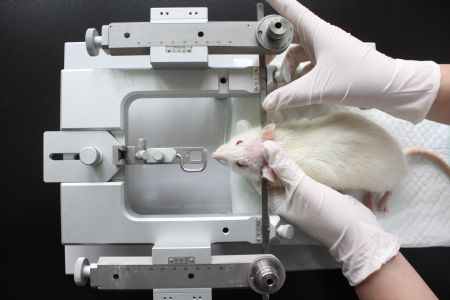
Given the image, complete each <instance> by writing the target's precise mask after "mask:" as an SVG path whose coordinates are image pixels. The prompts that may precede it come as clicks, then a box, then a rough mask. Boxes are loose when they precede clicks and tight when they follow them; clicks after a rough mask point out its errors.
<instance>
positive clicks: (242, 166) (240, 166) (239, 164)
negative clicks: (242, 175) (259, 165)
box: [236, 162, 247, 168]
mask: <svg viewBox="0 0 450 300" xmlns="http://www.w3.org/2000/svg"><path fill="white" fill-rule="evenodd" d="M236 166H238V167H239V168H245V167H247V166H246V165H244V164H241V163H240V162H236Z"/></svg>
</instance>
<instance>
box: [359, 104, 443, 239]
mask: <svg viewBox="0 0 450 300" xmlns="http://www.w3.org/2000/svg"><path fill="white" fill-rule="evenodd" d="M361 113H362V114H363V115H365V116H366V117H368V118H369V119H371V120H373V121H375V122H376V123H378V124H379V125H380V126H382V127H384V128H385V129H386V130H388V131H389V132H390V133H391V134H392V135H393V136H394V137H395V138H396V139H397V140H398V141H399V143H400V145H401V146H402V147H404V148H408V147H422V148H425V149H429V150H432V151H433V152H435V153H436V154H439V155H440V156H441V157H442V158H444V159H445V160H446V161H448V160H449V154H450V151H449V142H450V139H449V134H450V131H449V126H447V125H442V124H438V123H435V122H432V121H428V120H425V121H423V122H421V123H420V124H417V125H413V124H411V123H409V122H406V121H403V120H399V119H396V118H394V117H391V116H389V115H387V114H385V113H383V112H380V111H378V110H368V111H363V112H361ZM408 163H409V166H408V173H407V175H406V176H405V177H404V178H403V179H402V181H401V182H400V183H399V185H398V186H397V187H396V188H395V190H394V191H393V194H392V197H391V198H390V200H389V202H388V209H389V211H388V212H387V213H383V212H376V213H375V214H376V216H377V218H378V219H379V220H380V222H381V224H382V225H383V227H384V228H385V229H386V230H387V231H388V232H391V233H393V234H395V235H397V236H398V237H400V239H401V241H402V246H403V247H428V246H450V178H449V177H448V176H447V175H446V174H445V173H444V171H443V170H442V169H441V168H440V167H439V166H437V165H436V164H435V163H433V162H432V161H430V160H429V159H427V158H424V157H417V156H414V157H409V158H408Z"/></svg>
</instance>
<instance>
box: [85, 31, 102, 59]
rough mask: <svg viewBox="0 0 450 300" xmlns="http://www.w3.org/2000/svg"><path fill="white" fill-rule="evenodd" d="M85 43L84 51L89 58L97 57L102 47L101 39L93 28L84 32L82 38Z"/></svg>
mask: <svg viewBox="0 0 450 300" xmlns="http://www.w3.org/2000/svg"><path fill="white" fill-rule="evenodd" d="M84 41H85V42H86V50H87V53H88V54H89V55H90V56H97V55H98V53H99V52H100V48H101V46H102V37H101V36H99V35H98V31H97V29H95V28H89V29H88V30H86V35H85V37H84Z"/></svg>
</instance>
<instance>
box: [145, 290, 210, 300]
mask: <svg viewBox="0 0 450 300" xmlns="http://www.w3.org/2000/svg"><path fill="white" fill-rule="evenodd" d="M211 291H212V289H209V288H199V289H154V290H153V299H154V300H211V299H212V295H211Z"/></svg>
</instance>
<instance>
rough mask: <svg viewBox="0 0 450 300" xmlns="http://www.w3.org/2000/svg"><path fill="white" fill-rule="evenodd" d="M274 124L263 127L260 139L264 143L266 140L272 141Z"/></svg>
mask: <svg viewBox="0 0 450 300" xmlns="http://www.w3.org/2000/svg"><path fill="white" fill-rule="evenodd" d="M275 127H276V125H275V124H272V123H271V124H267V125H266V126H264V128H263V130H262V138H263V140H264V141H267V140H273V134H274V131H275Z"/></svg>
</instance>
